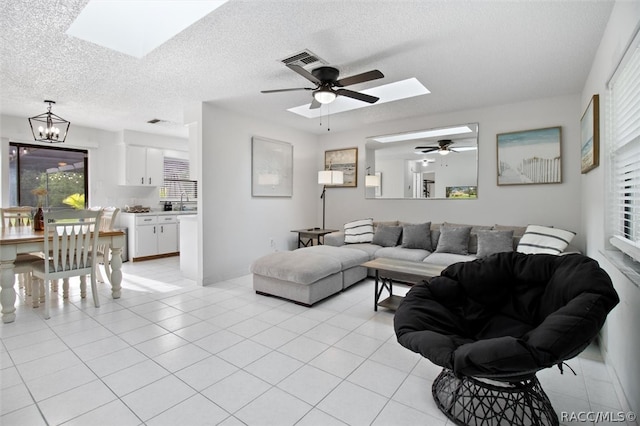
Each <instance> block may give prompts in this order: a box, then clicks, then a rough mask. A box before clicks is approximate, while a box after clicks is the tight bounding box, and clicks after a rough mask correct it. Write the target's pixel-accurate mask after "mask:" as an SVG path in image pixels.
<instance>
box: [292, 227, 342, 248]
mask: <svg viewBox="0 0 640 426" xmlns="http://www.w3.org/2000/svg"><path fill="white" fill-rule="evenodd" d="M336 231H338V230H337V229H320V228H308V229H294V230H293V231H291V232H297V233H298V248H300V247H311V246H312V245H313V240H316V241H317V242H318V245H322V244H324V236H325V235H327V234H330V233H332V232H336Z"/></svg>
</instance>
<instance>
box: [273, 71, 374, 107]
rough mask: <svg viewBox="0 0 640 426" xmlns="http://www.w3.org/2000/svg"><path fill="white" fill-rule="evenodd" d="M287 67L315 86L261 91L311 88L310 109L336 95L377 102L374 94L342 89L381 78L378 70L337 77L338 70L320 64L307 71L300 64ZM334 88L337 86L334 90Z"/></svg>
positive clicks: (329, 101)
mask: <svg viewBox="0 0 640 426" xmlns="http://www.w3.org/2000/svg"><path fill="white" fill-rule="evenodd" d="M287 68H289V69H290V70H292V71H294V72H296V73H298V74H300V75H301V76H302V77H304V78H306V79H307V80H309V81H310V82H311V83H313V84H315V85H316V87H314V88H310V87H298V88H292V89H276V90H263V91H262V93H276V92H290V91H294V90H312V91H313V102H311V106H310V109H315V108H320V106H322V105H323V104H329V103H331V102H333V101H334V100H335V99H336V98H337V97H338V96H345V97H348V98H352V99H356V100H359V101H363V102H367V103H370V104H374V103H376V102H378V100H379V99H380V98H378V97H376V96H371V95H367V94H365V93H360V92H355V91H353V90H348V89H344V88H343V87H345V86H351V85H352V84H359V83H365V82H367V81H371V80H376V79H379V78H383V77H384V74H382V73H381V72H380V71H378V70H372V71H367V72H364V73H361V74H357V75H353V76H351V77H345V78H341V79H338V77H339V76H340V71H338V69H337V68H334V67H328V66H322V67H318V68H315V69H313V70H312V71H311V72H309V71H307V70H306V69H304V68H303V67H301V66H300V65H293V64H287ZM334 88H338V89H337V90H335V89H334Z"/></svg>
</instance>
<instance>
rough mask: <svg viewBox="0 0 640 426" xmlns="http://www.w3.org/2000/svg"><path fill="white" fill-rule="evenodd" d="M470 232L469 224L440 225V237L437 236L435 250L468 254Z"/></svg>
mask: <svg viewBox="0 0 640 426" xmlns="http://www.w3.org/2000/svg"><path fill="white" fill-rule="evenodd" d="M470 234H471V227H470V226H460V227H450V226H442V227H441V228H440V238H438V246H437V247H436V251H435V252H436V253H454V254H464V255H468V254H469V235H470Z"/></svg>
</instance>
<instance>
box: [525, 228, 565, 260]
mask: <svg viewBox="0 0 640 426" xmlns="http://www.w3.org/2000/svg"><path fill="white" fill-rule="evenodd" d="M575 235H576V234H575V233H573V232H571V231H565V230H564V229H560V228H549V227H547V226H539V225H529V226H527V230H526V232H525V233H524V235H523V236H522V238H520V242H519V243H518V251H519V252H520V253H526V254H538V253H546V254H560V253H562V251H563V250H564V249H565V248H567V246H568V245H569V243H570V242H571V240H572V239H573V237H574V236H575Z"/></svg>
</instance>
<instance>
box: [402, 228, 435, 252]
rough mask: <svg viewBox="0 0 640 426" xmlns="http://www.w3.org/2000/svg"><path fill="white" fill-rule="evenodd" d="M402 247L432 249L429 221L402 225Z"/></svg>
mask: <svg viewBox="0 0 640 426" xmlns="http://www.w3.org/2000/svg"><path fill="white" fill-rule="evenodd" d="M401 245H402V247H404V248H407V249H421V250H428V251H432V248H431V222H426V223H416V224H405V225H402V244H401Z"/></svg>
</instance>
